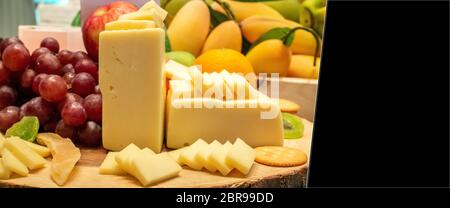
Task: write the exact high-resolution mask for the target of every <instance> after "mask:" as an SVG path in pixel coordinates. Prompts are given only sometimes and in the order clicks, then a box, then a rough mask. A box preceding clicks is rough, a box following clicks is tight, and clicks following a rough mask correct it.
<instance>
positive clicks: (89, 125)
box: [78, 121, 102, 147]
mask: <svg viewBox="0 0 450 208" xmlns="http://www.w3.org/2000/svg"><path fill="white" fill-rule="evenodd" d="M78 139H79V140H80V143H81V144H83V145H85V146H90V147H95V146H98V145H100V144H101V142H102V127H101V126H100V125H98V124H96V123H95V122H93V121H88V122H86V124H85V125H83V126H81V127H80V128H79V129H78Z"/></svg>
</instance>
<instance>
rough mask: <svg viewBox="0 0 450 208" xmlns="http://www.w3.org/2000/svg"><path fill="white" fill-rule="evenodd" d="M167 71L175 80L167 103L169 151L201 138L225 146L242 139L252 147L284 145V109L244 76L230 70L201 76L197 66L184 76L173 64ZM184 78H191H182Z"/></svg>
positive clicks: (188, 70) (189, 69)
mask: <svg viewBox="0 0 450 208" xmlns="http://www.w3.org/2000/svg"><path fill="white" fill-rule="evenodd" d="M166 67H170V68H167V69H166V71H167V73H168V76H170V77H172V80H171V81H170V88H169V89H170V90H169V92H168V96H167V102H166V140H167V147H169V148H172V149H177V148H180V147H183V146H185V145H189V144H192V143H194V142H195V141H196V140H197V139H198V138H202V139H203V140H204V141H206V142H207V143H211V142H213V141H214V140H217V141H218V142H220V143H225V142H227V141H230V142H234V141H235V139H236V138H238V137H239V138H243V139H244V140H245V142H246V143H247V144H249V145H250V146H252V147H258V146H281V145H283V119H282V114H281V110H280V106H279V105H278V104H277V103H276V102H275V101H273V100H272V99H270V98H268V97H267V96H266V95H264V94H262V93H260V92H259V91H257V90H256V89H255V88H253V87H252V86H251V85H250V84H249V83H248V82H247V81H246V80H245V78H243V77H241V76H239V75H237V74H234V73H228V72H227V71H222V72H221V73H216V72H214V73H211V74H208V73H203V74H201V73H200V74H199V73H198V72H196V71H195V70H197V71H198V69H196V68H195V67H191V68H185V72H183V69H182V67H181V66H178V65H175V64H170V65H169V66H166ZM177 74H179V76H177ZM186 74H189V78H186V79H183V77H186ZM174 78H175V79H174ZM198 79H200V85H198V84H196V82H197V81H196V80H198Z"/></svg>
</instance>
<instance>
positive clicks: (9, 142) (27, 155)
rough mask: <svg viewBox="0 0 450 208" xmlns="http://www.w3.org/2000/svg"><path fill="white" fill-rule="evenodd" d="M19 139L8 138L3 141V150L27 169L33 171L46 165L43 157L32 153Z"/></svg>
mask: <svg viewBox="0 0 450 208" xmlns="http://www.w3.org/2000/svg"><path fill="white" fill-rule="evenodd" d="M22 141H23V140H22V139H20V138H19V137H9V138H7V139H6V140H5V148H7V149H8V150H9V151H11V153H13V154H14V156H16V157H17V158H18V159H19V160H20V161H21V162H22V163H23V164H25V165H26V166H27V167H28V169H30V170H35V169H38V168H43V167H44V166H45V164H46V163H47V160H45V159H44V158H43V157H41V156H40V155H39V154H38V153H36V152H34V151H33V150H32V149H31V148H30V147H29V146H28V145H26V144H25V143H23V142H22Z"/></svg>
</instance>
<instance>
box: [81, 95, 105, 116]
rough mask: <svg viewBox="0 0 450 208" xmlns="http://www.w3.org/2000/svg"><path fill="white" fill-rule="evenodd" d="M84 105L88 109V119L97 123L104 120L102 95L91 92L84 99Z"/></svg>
mask: <svg viewBox="0 0 450 208" xmlns="http://www.w3.org/2000/svg"><path fill="white" fill-rule="evenodd" d="M83 107H84V109H85V110H86V113H87V115H88V119H89V120H91V121H95V122H97V123H101V122H102V96H101V95H99V94H91V95H89V96H87V97H86V98H85V99H84V102H83Z"/></svg>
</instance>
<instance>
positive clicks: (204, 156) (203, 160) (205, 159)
mask: <svg viewBox="0 0 450 208" xmlns="http://www.w3.org/2000/svg"><path fill="white" fill-rule="evenodd" d="M221 146H222V144H220V142H218V141H217V140H214V141H213V142H212V143H211V144H209V145H208V147H206V148H203V149H200V150H199V151H198V153H197V155H196V157H195V159H196V160H197V161H198V163H200V164H202V165H203V167H205V168H206V169H207V170H208V171H209V172H216V170H217V169H216V167H215V166H214V165H213V164H212V163H211V161H209V156H210V155H211V153H212V152H214V150H216V149H217V148H219V147H221Z"/></svg>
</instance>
